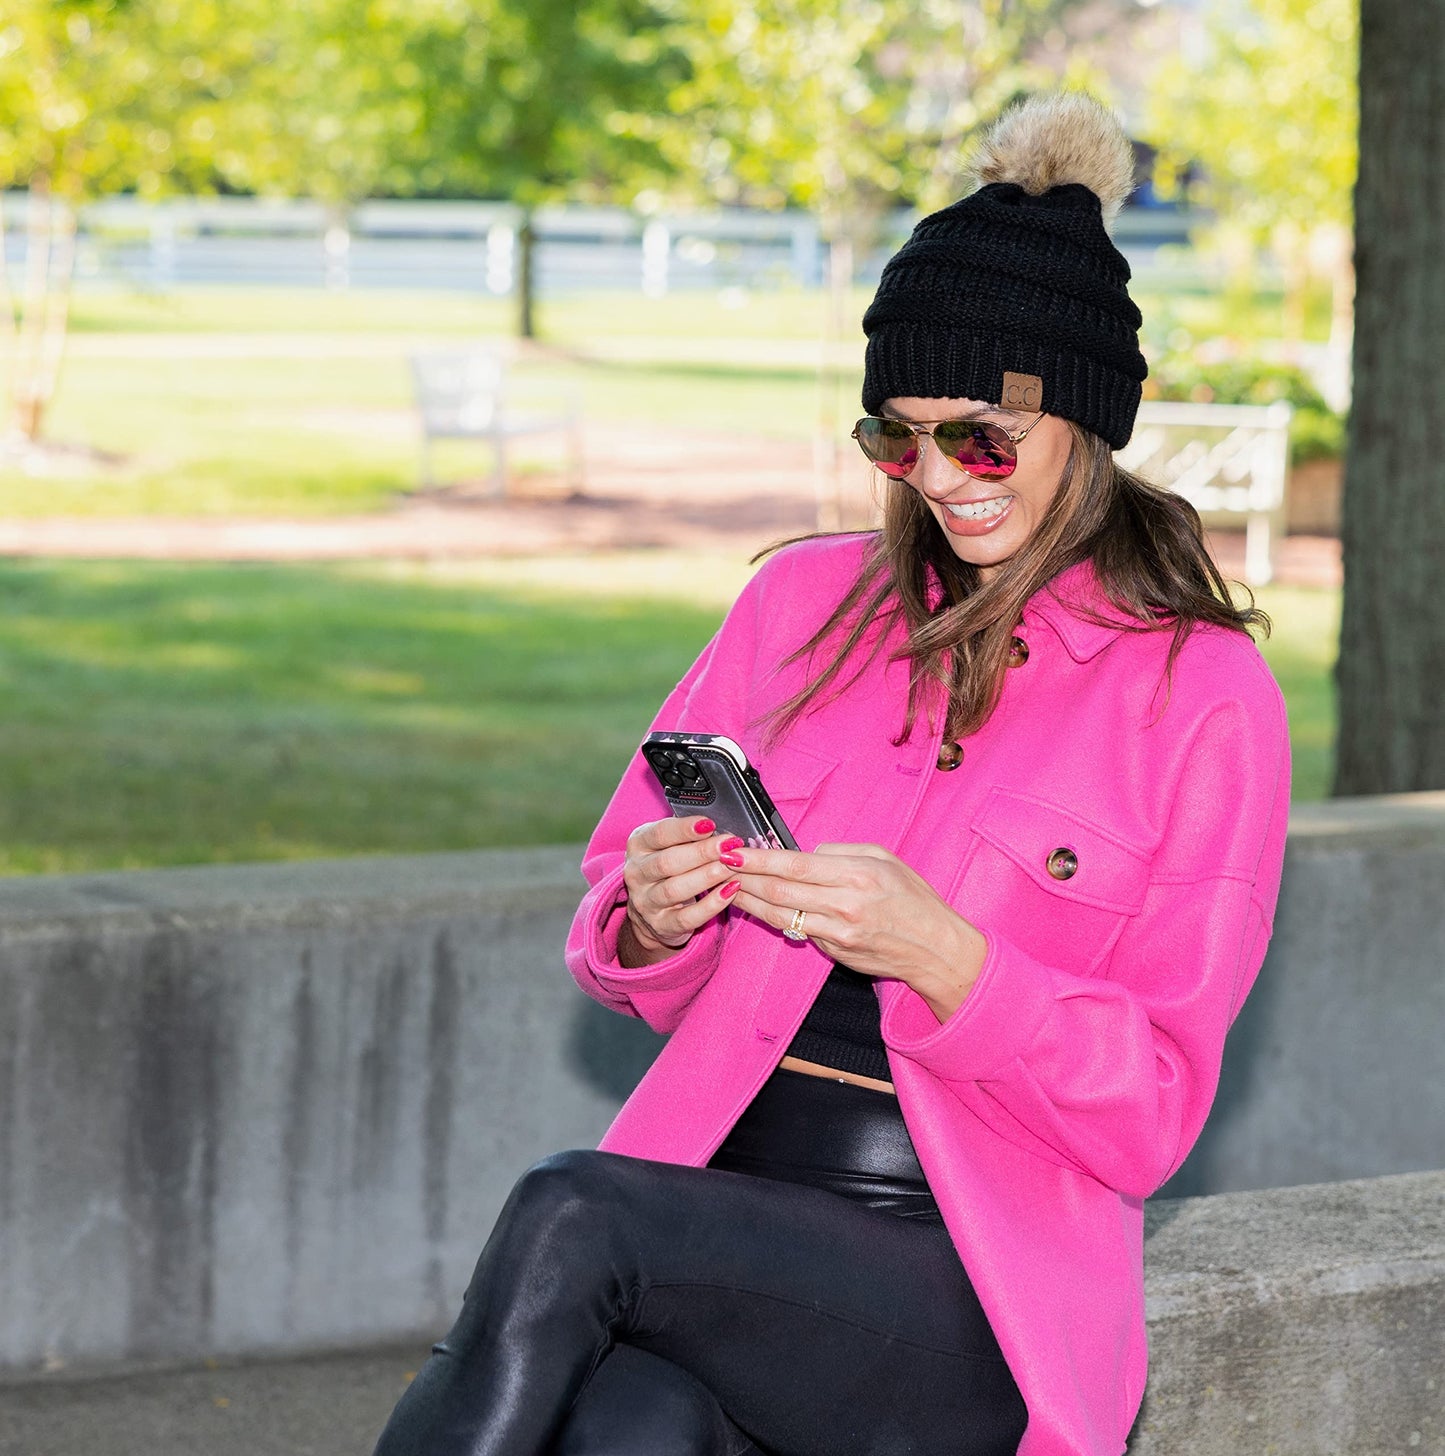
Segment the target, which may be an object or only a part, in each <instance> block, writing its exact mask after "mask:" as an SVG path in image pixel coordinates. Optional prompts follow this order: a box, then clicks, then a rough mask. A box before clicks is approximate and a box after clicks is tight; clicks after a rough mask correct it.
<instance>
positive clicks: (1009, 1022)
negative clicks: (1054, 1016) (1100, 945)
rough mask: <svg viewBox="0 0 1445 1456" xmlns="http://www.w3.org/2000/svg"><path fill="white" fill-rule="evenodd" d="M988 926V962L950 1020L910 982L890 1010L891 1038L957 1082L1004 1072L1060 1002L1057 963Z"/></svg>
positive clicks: (886, 1038) (894, 1045) (891, 1043)
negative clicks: (1057, 1000)
mask: <svg viewBox="0 0 1445 1456" xmlns="http://www.w3.org/2000/svg"><path fill="white" fill-rule="evenodd" d="M980 934H981V935H982V936H983V938H984V940H985V941H986V942H987V943H988V950H987V952H986V953H985V955H984V961H983V969H982V970H981V971H980V972H979V976H978V980H976V981H975V982H974V983H973V989H972V990H970V991H969V993H968V996H967V997H966V999H965V1000H964V1002H963V1004H962V1005H961V1006H960V1007H959V1008H958V1010H957V1011H955V1012H954V1013H953V1015H952V1016H950V1017H949V1018H948V1020H947V1021H942V1022H940V1021H939V1019H938V1017H937V1016H935V1015H934V1013H933V1008H932V1007H931V1006H929V1004H928V1002H926V1001H925V1000H924V999H923V997H921V996H920V995H919V994H918V993H917V992H916V991H914V990H913V988H912V987H910V986H904V987H903V988H902V990H901V991H899V993H898V994H897V995H896V996H894V997H893V999H892V1000H891V1001H890V1002H889V1004H888V1007H887V1009H886V1010H885V1011H884V1013H883V1019H882V1031H883V1042H884V1045H885V1046H887V1047H888V1048H889V1049H890V1050H892V1051H895V1052H897V1053H898V1054H899V1055H900V1056H905V1057H907V1058H909V1060H910V1061H914V1062H917V1063H918V1064H919V1065H920V1066H921V1067H923V1068H924V1069H925V1070H926V1071H929V1072H932V1073H933V1075H934V1076H936V1077H942V1078H945V1079H947V1080H950V1081H955V1082H960V1081H982V1080H985V1079H987V1078H989V1077H993V1076H996V1075H997V1074H998V1073H999V1072H1001V1071H1002V1070H1003V1069H1004V1068H1005V1067H1007V1066H1008V1065H1009V1064H1010V1063H1012V1062H1014V1061H1016V1060H1017V1059H1018V1058H1019V1057H1020V1056H1021V1055H1022V1054H1023V1053H1024V1051H1025V1050H1026V1049H1027V1047H1028V1046H1029V1045H1030V1043H1031V1042H1033V1040H1034V1039H1035V1038H1036V1037H1037V1036H1038V1035H1039V1033H1040V1032H1041V1031H1042V1030H1043V1027H1044V1023H1045V1022H1046V1021H1047V1020H1048V1018H1049V1016H1050V1014H1051V1012H1052V1010H1053V1003H1054V980H1053V972H1052V971H1051V970H1050V969H1049V967H1048V966H1046V965H1044V964H1042V962H1040V961H1036V960H1034V958H1033V957H1032V956H1030V955H1027V954H1026V953H1025V952H1024V951H1021V950H1020V949H1019V948H1018V947H1017V946H1016V945H1014V944H1013V942H1012V941H1009V940H1005V939H1004V938H1003V937H1002V936H1000V935H997V934H995V933H994V932H992V931H989V930H983V929H980Z"/></svg>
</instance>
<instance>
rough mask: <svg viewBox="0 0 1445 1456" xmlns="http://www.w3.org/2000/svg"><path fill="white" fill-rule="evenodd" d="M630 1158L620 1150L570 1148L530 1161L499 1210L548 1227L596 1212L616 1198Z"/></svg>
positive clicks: (534, 1224) (619, 1192) (613, 1201)
mask: <svg viewBox="0 0 1445 1456" xmlns="http://www.w3.org/2000/svg"><path fill="white" fill-rule="evenodd" d="M627 1161H629V1160H628V1159H625V1158H623V1157H622V1156H621V1154H619V1153H603V1152H598V1151H596V1150H595V1149H591V1148H569V1149H568V1150H567V1151H566V1152H560V1153H550V1154H548V1156H547V1157H545V1158H542V1159H540V1160H539V1161H537V1162H535V1163H533V1164H532V1166H531V1167H530V1168H528V1169H527V1170H526V1171H525V1172H524V1173H522V1175H521V1176H520V1177H519V1178H518V1179H517V1181H516V1182H515V1183H514V1184H513V1185H512V1191H511V1194H510V1195H509V1196H508V1198H507V1202H506V1205H505V1206H504V1208H503V1210H502V1213H503V1216H504V1217H508V1218H513V1219H521V1220H524V1221H525V1222H527V1223H529V1224H531V1225H533V1226H539V1225H541V1226H550V1225H551V1224H553V1223H559V1222H560V1223H566V1222H568V1221H570V1220H573V1219H576V1218H579V1217H585V1216H587V1215H589V1214H595V1213H596V1212H597V1210H598V1209H599V1207H605V1206H607V1205H608V1204H611V1203H615V1202H617V1201H618V1200H619V1195H620V1194H621V1191H622V1186H623V1183H624V1181H625V1170H624V1169H622V1168H619V1167H618V1166H617V1165H618V1164H619V1163H625V1162H627Z"/></svg>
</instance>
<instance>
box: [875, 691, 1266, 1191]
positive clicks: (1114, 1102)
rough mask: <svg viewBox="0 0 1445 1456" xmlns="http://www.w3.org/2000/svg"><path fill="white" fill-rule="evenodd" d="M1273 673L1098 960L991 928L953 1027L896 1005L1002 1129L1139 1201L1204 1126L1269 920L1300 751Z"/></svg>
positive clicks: (1220, 715)
mask: <svg viewBox="0 0 1445 1456" xmlns="http://www.w3.org/2000/svg"><path fill="white" fill-rule="evenodd" d="M1265 677H1266V681H1267V683H1268V689H1269V692H1268V693H1267V694H1266V693H1261V694H1260V695H1259V696H1258V697H1256V698H1254V699H1252V700H1248V701H1241V700H1232V701H1230V702H1228V703H1225V704H1222V705H1220V706H1219V707H1218V708H1216V709H1215V710H1213V711H1212V712H1211V713H1210V714H1209V715H1208V716H1207V717H1206V718H1205V720H1204V722H1203V723H1202V725H1201V726H1200V728H1199V730H1198V733H1197V735H1196V737H1195V741H1194V742H1193V744H1192V745H1191V749H1190V752H1189V753H1188V755H1187V758H1186V760H1185V768H1184V770H1183V774H1182V777H1181V780H1180V783H1179V785H1178V788H1177V790H1176V792H1175V795H1174V801H1173V805H1172V808H1171V811H1170V815H1169V822H1168V825H1167V828H1166V831H1165V838H1164V842H1163V843H1162V844H1161V845H1160V846H1159V849H1158V850H1157V851H1156V853H1155V855H1154V859H1153V865H1152V868H1151V872H1150V881H1149V885H1148V889H1147V892H1146V894H1145V898H1144V903H1143V906H1142V908H1141V910H1140V912H1139V913H1138V914H1137V915H1135V916H1131V917H1129V918H1128V920H1127V922H1126V924H1125V927H1124V929H1123V930H1122V931H1121V933H1120V935H1119V938H1118V940H1117V942H1116V943H1115V947H1114V951H1113V954H1112V957H1111V958H1110V960H1109V962H1108V963H1107V965H1106V966H1105V967H1104V968H1103V969H1102V970H1101V971H1100V972H1099V974H1097V975H1090V976H1084V975H1079V974H1075V973H1072V972H1070V971H1068V970H1065V969H1061V968H1059V967H1057V966H1051V965H1045V964H1043V963H1042V962H1040V961H1039V960H1037V959H1035V958H1034V957H1032V956H1030V955H1029V954H1027V953H1025V952H1024V951H1023V950H1022V949H1020V947H1018V946H1017V945H1015V944H1013V943H1012V942H1011V941H1010V940H1009V939H1008V938H1007V936H1006V935H1003V934H999V933H997V931H996V929H986V930H983V931H982V933H983V935H984V938H985V940H986V941H987V947H988V948H987V953H986V956H985V960H984V964H983V969H982V972H981V974H980V976H979V978H978V980H977V981H976V982H975V984H974V986H973V988H972V990H971V991H970V993H969V995H968V997H967V998H966V999H965V1001H964V1002H963V1004H962V1005H961V1006H960V1007H959V1008H958V1010H957V1011H955V1012H954V1013H953V1015H952V1016H950V1017H949V1018H948V1019H947V1020H946V1021H944V1022H942V1023H940V1022H939V1021H938V1019H937V1017H936V1016H935V1014H934V1013H933V1011H932V1010H931V1009H930V1008H929V1006H928V1004H927V1003H926V1002H925V1001H923V999H922V998H921V997H919V996H918V995H917V994H915V993H914V992H913V991H912V990H911V989H909V988H906V987H905V988H904V989H903V991H902V992H901V993H900V994H898V995H897V996H896V997H895V998H894V999H893V1000H892V1002H891V1004H890V1005H889V1007H888V1010H887V1012H886V1013H885V1016H884V1019H883V1037H884V1041H885V1043H886V1044H887V1045H888V1046H889V1047H890V1048H891V1049H892V1050H893V1051H895V1052H897V1053H899V1054H900V1055H902V1056H905V1057H909V1058H911V1059H912V1060H913V1061H915V1062H917V1063H918V1064H919V1065H920V1066H922V1067H923V1068H925V1069H926V1070H927V1071H928V1072H930V1073H931V1074H932V1075H933V1076H934V1077H936V1078H938V1079H939V1080H940V1081H941V1082H943V1083H944V1084H945V1085H947V1086H948V1088H949V1089H950V1090H951V1091H952V1092H953V1093H954V1095H955V1096H956V1097H957V1098H958V1099H959V1101H960V1102H961V1103H963V1105H964V1106H965V1107H966V1108H967V1109H969V1111H970V1112H972V1113H973V1114H975V1115H976V1116H978V1117H979V1118H980V1119H981V1120H982V1121H983V1122H984V1123H986V1124H987V1125H988V1126H989V1127H991V1128H992V1129H993V1130H994V1131H996V1132H997V1133H999V1134H1000V1135H1001V1136H1003V1137H1005V1138H1007V1139H1008V1140H1010V1141H1011V1142H1013V1143H1015V1144H1016V1145H1018V1146H1021V1147H1024V1148H1026V1149H1028V1150H1029V1151H1031V1152H1034V1153H1036V1154H1038V1155H1040V1156H1042V1157H1045V1158H1048V1159H1050V1160H1052V1161H1053V1162H1055V1163H1059V1164H1062V1165H1063V1166H1065V1167H1070V1168H1074V1169H1076V1170H1078V1171H1079V1172H1082V1173H1087V1174H1089V1175H1090V1176H1091V1177H1093V1178H1096V1179H1098V1180H1099V1181H1100V1182H1102V1183H1105V1184H1107V1185H1108V1186H1109V1187H1111V1188H1114V1189H1116V1190H1118V1191H1119V1192H1120V1193H1124V1194H1129V1195H1132V1196H1135V1197H1139V1198H1144V1197H1147V1196H1148V1195H1149V1194H1151V1193H1153V1192H1154V1190H1155V1189H1156V1188H1158V1187H1159V1185H1160V1184H1161V1183H1163V1182H1164V1181H1165V1180H1166V1179H1167V1178H1168V1177H1169V1176H1170V1175H1171V1174H1172V1173H1173V1172H1174V1171H1175V1169H1177V1168H1178V1167H1179V1165H1180V1164H1181V1163H1182V1162H1183V1161H1184V1158H1185V1156H1186V1155H1187V1154H1188V1152H1189V1149H1190V1148H1191V1147H1192V1146H1193V1144H1194V1140H1195V1138H1196V1137H1198V1135H1199V1132H1200V1130H1201V1128H1202V1127H1203V1125H1204V1120H1205V1117H1206V1116H1207V1114H1208V1112H1209V1107H1210V1104H1211V1103H1212V1102H1213V1100H1214V1093H1215V1090H1216V1087H1217V1085H1218V1081H1219V1068H1220V1061H1221V1059H1222V1056H1223V1049H1224V1037H1225V1033H1226V1031H1227V1030H1228V1028H1229V1026H1230V1024H1231V1022H1232V1021H1233V1020H1234V1018H1235V1016H1236V1015H1237V1014H1238V1011H1239V1008H1240V1006H1241V1004H1242V1003H1243V1001H1244V997H1245V995H1246V994H1247V992H1248V991H1249V988H1250V986H1251V985H1252V984H1253V981H1254V978H1255V976H1256V974H1257V972H1258V971H1259V968H1260V964H1261V962H1262V961H1263V959H1264V953H1265V948H1266V947H1267V945H1268V943H1269V937H1270V933H1271V930H1272V927H1273V916H1274V909H1275V902H1276V900H1277V897H1278V894H1279V879H1280V870H1281V867H1282V863H1283V859H1284V845H1285V834H1286V830H1287V827H1288V820H1289V784H1290V763H1289V734H1288V726H1287V722H1286V719H1285V712H1284V705H1283V701H1282V699H1281V698H1280V696H1279V691H1278V688H1277V687H1275V686H1274V684H1273V681H1272V679H1268V678H1267V675H1265ZM959 908H960V910H961V912H962V913H963V914H965V915H967V906H966V905H963V906H960V907H959Z"/></svg>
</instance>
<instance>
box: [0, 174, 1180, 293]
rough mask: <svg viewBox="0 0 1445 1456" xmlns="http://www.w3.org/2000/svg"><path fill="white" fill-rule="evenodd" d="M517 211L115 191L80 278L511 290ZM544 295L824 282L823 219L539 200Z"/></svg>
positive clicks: (19, 226)
mask: <svg viewBox="0 0 1445 1456" xmlns="http://www.w3.org/2000/svg"><path fill="white" fill-rule="evenodd" d="M3 205H4V207H5V209H6V214H7V221H8V223H9V227H8V248H9V256H8V262H9V263H10V266H11V267H12V268H18V267H19V266H20V262H21V250H22V249H23V247H24V226H23V222H24V215H25V209H26V205H27V198H26V195H25V194H24V193H10V194H8V195H6V196H5V197H4V199H3ZM916 218H917V214H916V213H913V212H911V211H908V210H906V209H900V210H899V211H898V212H897V213H895V214H894V215H893V216H892V217H890V218H889V219H888V220H887V222H886V223H885V224H884V226H883V227H882V229H881V230H880V241H879V246H878V247H877V248H876V249H874V250H873V251H872V252H871V253H868V254H864V255H862V256H860V257H859V259H858V274H859V277H860V278H862V279H869V278H876V276H877V274H878V272H879V271H880V270H881V268H882V265H883V263H884V261H885V260H886V258H887V256H888V255H889V253H890V252H891V251H892V250H893V248H895V247H896V246H897V244H898V243H899V242H900V241H901V240H902V238H904V237H905V236H906V235H907V233H908V231H909V230H910V229H911V228H912V226H913V223H914V222H915V221H916ZM520 221H521V213H520V211H519V210H518V209H517V208H515V207H513V206H512V205H511V204H509V203H504V202H367V203H363V204H361V205H360V206H358V207H356V208H353V209H351V210H350V211H349V212H346V213H341V212H338V211H336V210H334V209H328V208H326V207H325V206H323V205H322V204H321V203H318V202H307V201H267V200H266V199H264V198H250V197H212V198H177V199H172V200H169V201H164V202H156V203H143V202H139V201H137V200H135V199H134V198H127V197H120V198H112V199H109V200H106V201H103V202H97V203H92V204H90V205H89V206H87V207H86V208H84V209H83V210H82V212H81V216H80V249H79V257H78V268H79V270H80V277H81V279H82V280H83V281H84V280H95V281H111V282H119V283H128V284H130V285H132V286H137V287H143V288H148V289H154V290H156V291H162V292H164V291H167V290H169V289H171V288H174V287H185V286H188V285H205V284H251V285H270V286H278V287H314V288H321V287H325V288H333V289H344V288H372V287H387V288H436V289H453V290H461V291H467V292H473V293H490V294H496V295H503V294H507V293H510V292H511V290H512V286H513V283H514V281H515V273H516V253H517V229H518V226H519V224H520ZM534 226H535V230H536V235H537V253H536V282H537V287H538V289H539V291H540V292H541V293H544V294H545V293H548V292H558V291H567V290H575V289H584V288H630V289H640V290H641V291H642V292H643V293H644V294H646V295H648V296H651V297H659V296H661V295H663V294H666V293H668V292H669V291H671V290H673V289H692V288H726V287H776V286H778V285H779V284H795V285H798V286H801V287H805V288H811V287H816V286H818V285H820V284H821V282H822V280H823V276H824V263H825V258H824V253H825V248H826V245H825V244H824V242H823V241H822V238H821V235H820V231H819V227H818V223H817V220H816V219H815V218H814V217H813V216H812V215H811V214H809V213H805V212H799V211H786V212H763V211H756V210H751V209H743V208H734V209H727V210H721V211H714V212H698V213H689V214H686V215H675V216H642V215H640V214H638V213H635V212H631V211H629V210H627V209H625V208H602V207H556V208H543V209H541V210H540V211H539V212H538V213H537V214H536V218H535V223H534ZM1186 238H1187V220H1185V219H1183V218H1181V217H1180V216H1178V215H1177V214H1174V213H1171V212H1168V211H1164V210H1158V209H1144V208H1136V209H1130V210H1126V211H1125V213H1124V214H1123V216H1122V217H1121V218H1120V220H1119V228H1118V239H1119V242H1120V246H1121V247H1123V248H1124V250H1125V252H1126V253H1127V254H1128V255H1129V258H1130V261H1131V263H1133V264H1135V265H1136V267H1137V266H1148V265H1149V263H1150V261H1151V260H1152V258H1153V256H1154V253H1155V251H1156V250H1157V248H1158V247H1159V246H1160V245H1161V244H1164V243H1170V242H1172V243H1183V242H1185V241H1186Z"/></svg>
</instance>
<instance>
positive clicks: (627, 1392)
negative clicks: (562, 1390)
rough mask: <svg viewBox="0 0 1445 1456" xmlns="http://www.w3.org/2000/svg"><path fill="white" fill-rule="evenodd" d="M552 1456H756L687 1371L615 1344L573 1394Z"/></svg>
mask: <svg viewBox="0 0 1445 1456" xmlns="http://www.w3.org/2000/svg"><path fill="white" fill-rule="evenodd" d="M551 1456H763V1453H761V1452H760V1451H759V1450H758V1448H757V1446H755V1445H754V1444H753V1443H752V1441H750V1440H749V1439H748V1437H747V1436H746V1435H745V1434H744V1433H743V1432H742V1431H740V1430H739V1429H738V1428H737V1427H736V1426H735V1425H734V1424H733V1423H732V1422H731V1421H730V1420H729V1419H728V1418H727V1416H726V1415H725V1414H724V1413H723V1409H722V1407H721V1406H720V1405H719V1404H718V1403H717V1400H716V1399H715V1398H714V1397H713V1394H712V1392H711V1391H710V1390H708V1388H707V1387H706V1386H705V1385H703V1384H702V1382H701V1381H699V1380H696V1379H694V1378H693V1376H691V1375H689V1374H688V1373H687V1371H686V1370H683V1369H681V1368H680V1367H679V1366H677V1365H674V1364H672V1363H671V1361H668V1360H664V1359H662V1358H661V1357H660V1356H658V1355H650V1354H648V1353H647V1351H646V1350H639V1349H637V1348H636V1347H634V1346H632V1345H617V1346H616V1347H614V1349H613V1350H612V1351H611V1353H610V1354H608V1355H606V1356H604V1357H603V1360H602V1363H601V1364H600V1365H599V1366H598V1367H597V1372H596V1374H595V1375H593V1377H592V1379H591V1380H589V1381H588V1382H587V1384H586V1386H585V1387H584V1389H583V1391H582V1394H581V1395H579V1396H578V1397H577V1403H576V1405H574V1406H573V1407H572V1409H571V1410H570V1411H569V1412H568V1413H567V1421H566V1424H565V1425H564V1426H563V1427H562V1434H561V1435H560V1436H558V1438H557V1441H556V1444H555V1445H554V1446H553V1447H552V1451H551Z"/></svg>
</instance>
